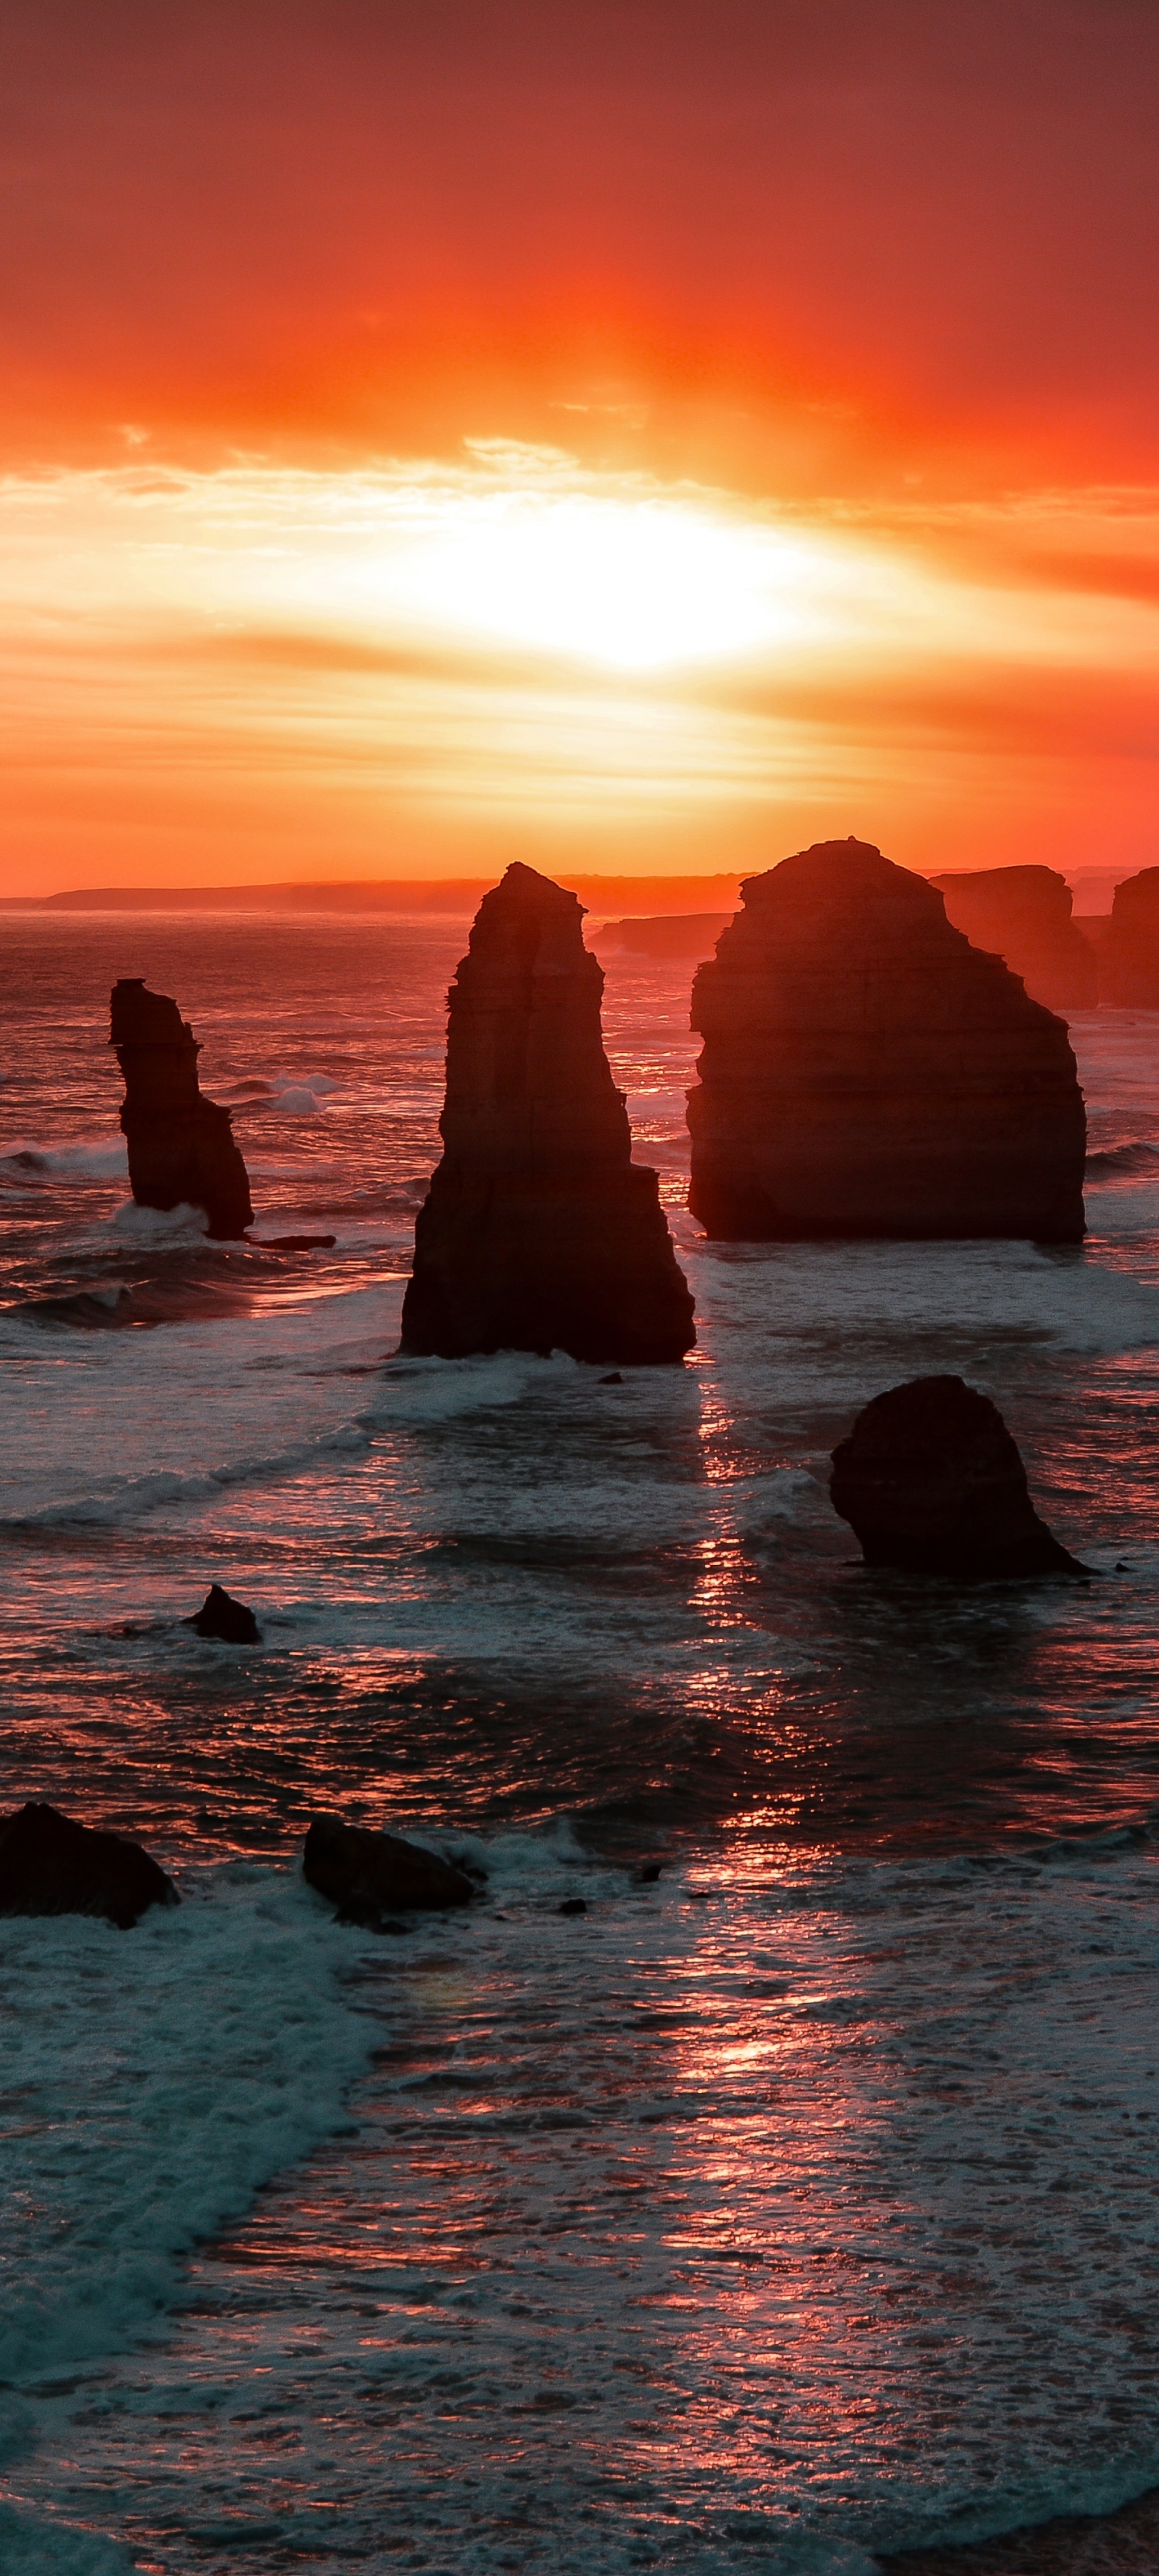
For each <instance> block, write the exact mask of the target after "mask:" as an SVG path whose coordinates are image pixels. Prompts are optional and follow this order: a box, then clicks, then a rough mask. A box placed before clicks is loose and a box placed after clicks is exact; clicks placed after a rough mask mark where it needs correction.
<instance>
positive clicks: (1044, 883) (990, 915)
mask: <svg viewBox="0 0 1159 2576" xmlns="http://www.w3.org/2000/svg"><path fill="white" fill-rule="evenodd" d="M929 882H930V884H931V885H935V886H936V887H937V889H938V892H939V894H940V895H942V897H943V898H944V901H945V906H946V918H947V920H948V921H951V922H952V923H953V925H954V928H955V930H962V931H964V932H965V934H966V937H967V939H968V940H970V941H971V943H972V945H973V946H974V947H975V948H983V949H993V950H996V951H997V954H998V955H999V956H1000V957H1001V958H1002V959H1003V962H1004V963H1005V964H1006V965H1007V966H1008V967H1009V968H1010V972H1011V974H1012V975H1021V977H1022V981H1023V983H1024V984H1025V986H1026V990H1027V992H1028V993H1029V994H1030V996H1031V999H1032V1001H1035V1002H1044V1003H1045V1005H1046V1008H1047V1010H1048V1011H1062V1012H1063V1013H1066V1012H1067V1011H1093V1010H1094V1009H1095V1007H1096V1004H1097V1002H1098V998H1099V969H1098V960H1097V958H1096V956H1095V953H1094V950H1093V948H1092V947H1091V945H1090V943H1089V941H1088V940H1086V939H1084V937H1083V934H1082V931H1081V930H1080V929H1078V927H1077V925H1076V923H1075V921H1074V919H1073V917H1072V916H1073V909H1074V898H1073V896H1072V894H1071V890H1070V887H1069V886H1068V884H1067V881H1066V878H1065V877H1064V876H1060V875H1059V873H1058V870H1057V869H1056V868H1040V867H1026V868H973V869H970V870H968V871H966V872H965V873H963V874H962V875H960V876H955V875H952V874H951V875H946V876H938V877H931V878H930V880H929Z"/></svg>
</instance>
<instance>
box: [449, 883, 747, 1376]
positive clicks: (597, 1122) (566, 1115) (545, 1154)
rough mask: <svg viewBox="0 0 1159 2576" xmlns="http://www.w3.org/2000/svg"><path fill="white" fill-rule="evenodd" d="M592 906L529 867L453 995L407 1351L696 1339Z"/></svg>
mask: <svg viewBox="0 0 1159 2576" xmlns="http://www.w3.org/2000/svg"><path fill="white" fill-rule="evenodd" d="M582 923H583V911H582V906H581V905H580V904H579V902H578V901H577V899H576V897H575V895H573V894H566V893H564V892H563V890H562V889H561V888H560V887H559V886H557V885H553V884H552V883H551V881H550V879H549V878H547V877H542V876H539V875H538V874H537V873H536V871H535V869H533V868H528V867H524V866H522V865H520V864H518V863H517V864H515V865H514V866H512V867H509V868H508V870H507V872H506V875H505V876H504V878H503V881H502V884H501V885H499V886H497V887H495V888H494V890H493V891H492V892H491V893H490V894H488V895H486V896H485V897H484V899H483V902H482V903H481V904H480V906H479V910H478V913H477V915H476V918H475V922H474V925H473V927H472V931H471V941H470V950H469V953H468V955H467V956H466V957H465V958H464V959H463V960H462V963H461V964H460V966H459V969H458V972H457V975H456V978H455V982H454V983H453V985H452V986H451V990H450V994H449V996H448V1000H449V1009H450V1021H449V1027H448V1034H447V1091H446V1105H445V1107H444V1110H443V1115H442V1119H441V1121H440V1127H441V1132H442V1137H443V1148H444V1150H443V1157H442V1161H441V1162H440V1164H439V1166H438V1169H437V1171H436V1172H435V1174H434V1177H433V1179H432V1181H431V1185H430V1189H429V1191H428V1194H427V1198H426V1201H425V1204H424V1206H423V1207H422V1209H421V1211H420V1213H419V1218H418V1223H417V1226H416V1229H415V1252H414V1274H413V1277H412V1279H411V1281H410V1284H409V1287H408V1288H407V1292H406V1299H405V1303H404V1306H403V1314H402V1347H403V1349H404V1351H410V1352H426V1353H438V1354H439V1355H440V1356H442V1357H444V1358H448V1359H455V1358H462V1357H465V1356H466V1355H468V1354H469V1353H471V1352H479V1351H499V1350H520V1351H538V1352H543V1353H547V1352H550V1351H552V1350H560V1351H567V1352H569V1353H570V1354H571V1356H572V1358H573V1359H577V1360H591V1361H602V1362H616V1363H620V1364H626V1363H628V1362H655V1361H676V1360H679V1359H681V1358H683V1355H684V1353H685V1352H686V1351H687V1350H690V1349H691V1347H692V1344H693V1342H694V1341H695V1338H696V1336H695V1331H694V1327H693V1320H692V1299H691V1297H690V1295H689V1292H688V1289H687V1287H686V1285H685V1282H684V1279H683V1277H682V1275H681V1273H680V1271H679V1269H678V1268H677V1264H676V1256H675V1254H674V1252H673V1249H672V1242H671V1238H670V1236H669V1232H668V1226H667V1221H666V1219H665V1216H664V1212H663V1209H662V1208H661V1205H660V1197H659V1189H658V1184H657V1178H656V1174H655V1172H653V1171H649V1170H647V1169H645V1168H644V1167H643V1166H641V1165H638V1164H634V1163H633V1161H632V1138H631V1130H630V1128H629V1125H628V1118H627V1112H626V1110H625V1107H624V1100H623V1095H622V1094H621V1093H620V1092H619V1091H617V1089H616V1086H615V1084H614V1082H613V1080H612V1075H611V1070H610V1068H609V1065H608V1061H607V1057H606V1056H605V1054H604V1047H603V1038H602V1035H601V1029H600V1000H601V996H602V993H603V984H604V979H603V974H602V972H601V969H600V967H599V965H598V964H597V961H596V959H595V958H594V957H593V956H591V955H590V954H589V952H588V950H587V949H586V948H585V946H584V941H583V927H582Z"/></svg>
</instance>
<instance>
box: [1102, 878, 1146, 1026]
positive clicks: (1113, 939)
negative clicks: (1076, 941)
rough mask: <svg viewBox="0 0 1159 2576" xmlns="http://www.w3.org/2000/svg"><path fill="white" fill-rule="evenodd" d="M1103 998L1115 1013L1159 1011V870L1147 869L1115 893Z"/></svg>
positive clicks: (1106, 942)
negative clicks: (1116, 1011) (1123, 1011)
mask: <svg viewBox="0 0 1159 2576" xmlns="http://www.w3.org/2000/svg"><path fill="white" fill-rule="evenodd" d="M1099 998H1100V1000H1101V1001H1103V1002H1104V1003H1106V1004H1107V1005H1108V1006H1109V1008H1110V1009H1112V1010H1135V1011H1157V1010H1159V868H1141V869H1140V871H1139V874H1138V876H1135V877H1127V878H1125V880H1124V882H1123V884H1122V885H1118V886H1116V888H1115V899H1114V902H1113V904H1112V906H1111V920H1110V927H1109V929H1108V931H1107V933H1106V936H1105V938H1104V939H1103V942H1102V944H1101V947H1100V950H1099Z"/></svg>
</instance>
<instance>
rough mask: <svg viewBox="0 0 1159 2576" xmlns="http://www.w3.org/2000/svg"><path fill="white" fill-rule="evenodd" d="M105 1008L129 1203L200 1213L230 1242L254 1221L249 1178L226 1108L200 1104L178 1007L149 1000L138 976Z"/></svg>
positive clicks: (157, 997) (191, 1044)
mask: <svg viewBox="0 0 1159 2576" xmlns="http://www.w3.org/2000/svg"><path fill="white" fill-rule="evenodd" d="M111 1009H112V1034H111V1037H110V1040H109V1043H110V1045H111V1046H114V1047H115V1048H116V1050H117V1062H118V1064H119V1065H120V1068H121V1071H122V1073H123V1075H124V1077H125V1100H124V1106H123V1108H122V1110H121V1126H122V1128H123V1130H124V1133H125V1136H126V1138H127V1140H128V1146H129V1181H130V1184H131V1187H132V1192H133V1196H134V1198H135V1199H136V1201H137V1203H138V1205H139V1206H140V1207H151V1208H175V1207H182V1206H189V1207H199V1208H204V1210H205V1213H206V1216H207V1217H208V1219H209V1225H208V1232H209V1233H210V1234H211V1235H213V1236H214V1237H216V1238H217V1239H219V1240H222V1241H226V1242H232V1241H235V1240H236V1239H237V1238H238V1237H239V1236H240V1235H242V1234H244V1232H245V1229H246V1227H247V1225H252V1224H253V1221H254V1212H253V1208H252V1206H251V1204H250V1189H249V1177H248V1174H247V1172H246V1167H245V1164H244V1162H243V1161H242V1158H241V1153H240V1151H239V1149H238V1147H237V1146H236V1145H235V1143H234V1140H233V1131H232V1128H231V1125H230V1115H229V1111H228V1109H219V1108H218V1106H217V1104H216V1102H215V1101H212V1100H205V1099H203V1097H202V1094H201V1091H200V1088H199V1086H198V1080H197V1059H198V1056H199V1054H200V1052H201V1049H200V1047H199V1046H198V1043H197V1040H196V1038H195V1037H194V1034H193V1031H192V1029H191V1028H190V1027H189V1024H188V1022H187V1021H186V1020H183V1019H182V1017H181V1013H180V1011H179V1010H178V1008H177V1004H176V1002H173V1001H170V999H169V997H168V995H167V994H165V993H150V992H149V991H148V990H147V989H146V986H145V983H144V980H143V978H142V977H140V976H122V978H121V981H120V982H119V983H117V984H114V986H113V993H112V1004H111Z"/></svg>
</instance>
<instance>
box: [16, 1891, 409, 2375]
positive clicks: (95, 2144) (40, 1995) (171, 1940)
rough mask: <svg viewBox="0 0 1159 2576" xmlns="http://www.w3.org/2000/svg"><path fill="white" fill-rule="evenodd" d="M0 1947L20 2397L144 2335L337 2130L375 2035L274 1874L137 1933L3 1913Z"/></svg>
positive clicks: (318, 1910) (316, 1909) (335, 1957)
mask: <svg viewBox="0 0 1159 2576" xmlns="http://www.w3.org/2000/svg"><path fill="white" fill-rule="evenodd" d="M4 1946H5V1953H6V1958H7V1964H8V1970H9V1974H8V1978H7V1980H6V1987H5V1997H4V2002H3V2005H2V2006H0V2013H2V2019H3V2028H4V2051H5V2064H6V2067H7V2072H8V2080H9V2085H10V2088H11V2089H10V2091H9V2093H8V2097H7V2100H8V2109H7V2112H6V2114H4V2115H0V2118H2V2120H3V2130H2V2131H0V2133H3V2134H4V2151H5V2167H6V2173H7V2177H8V2187H7V2199H6V2206H7V2217H6V2221H5V2230H4V2238H3V2244H2V2245H0V2278H2V2279H3V2281H4V2290H3V2297H2V2299H0V2376H2V2377H3V2378H4V2379H5V2380H6V2381H7V2382H8V2383H9V2385H10V2386H13V2387H22V2386H26V2385H27V2384H28V2383H30V2382H31V2383H32V2386H33V2387H35V2383H36V2382H37V2381H38V2380H40V2379H42V2378H43V2377H45V2376H46V2374H47V2373H48V2372H50V2371H59V2370H67V2369H70V2368H75V2367H76V2366H77V2365H79V2364H83V2363H85V2362H87V2361H91V2360H93V2359H95V2358H96V2357H98V2356H99V2355H101V2354H103V2353H106V2352H110V2351H114V2350H123V2349H124V2348H125V2346H126V2344H127V2343H131V2342H133V2341H135V2340H136V2339H137V2338H139V2337H140V2336H141V2335H143V2334H147V2333H148V2332H149V2330H150V2328H151V2327H152V2325H153V2323H154V2320H155V2319H156V2317H157V2315H158V2313H159V2311H160V2310H162V2309H163V2308H165V2307H166V2306H167V2305H168V2304H169V2303H170V2302H171V2300H172V2298H173V2296H174V2292H175V2290H176V2287H177V2282H178V2270H179V2265H180V2260H181V2257H182V2255H183V2254H185V2253H187V2252H188V2250H189V2248H190V2247H191V2246H192V2245H194V2244H196V2243H197V2242H198V2241H199V2239H203V2238H205V2237H206V2236H208V2235H210V2234H211V2233H212V2232H213V2230H214V2229H216V2228H218V2227H220V2226H221V2225H222V2224H223V2222H224V2221H225V2220H226V2219H227V2218H230V2217H232V2216H237V2215H238V2214H240V2212H241V2211H242V2210H243V2209H245V2208H246V2207H247V2206H248V2204H249V2201H250V2200H251V2198H252V2196H253V2193H254V2192H255V2191H256V2190H257V2189H258V2188H259V2186H260V2185H261V2184H262V2183H263V2182H266V2181H268V2180H269V2178H270V2176H271V2175H272V2174H274V2173H276V2172H277V2171H278V2170H279V2168H280V2167H281V2166H283V2165H285V2164H288V2163H290V2162H292V2161H294V2159H296V2158H297V2157H298V2156H300V2155H302V2154H303V2153H304V2152H305V2151H306V2149H307V2148H309V2147H310V2146H312V2145H313V2144H314V2142H315V2141H316V2140H317V2139H319V2138H322V2137H325V2136H326V2135H327V2134H328V2133H329V2132H331V2131H332V2130H333V2129H334V2127H335V2126H336V2124H337V2123H338V2121H339V2118H340V2116H341V2109H342V2102H343V2098H344V2094H345V2090H346V2087H347V2085H348V2084H349V2082H350V2080H351V2078H352V2077H353V2076H354V2074H355V2073H356V2072H357V2071H358V2069H359V2068H360V2066H361V2065H362V2063H363V2062H364V2059H365V2057H366V2054H367V2047H368V2039H367V2025H366V2022H365V2020H363V2019H362V2018H361V2017H360V2016H358V2015H356V2014H354V2013H352V2012H351V2011H350V2010H349V2008H344V2006H343V2002H342V1996H341V1992H340V1990H339V1989H338V1986H337V1981H336V1974H335V1972H336V1970H337V1969H338V1968H340V1967H341V1965H342V1950H341V1946H340V1936H339V1935H335V1934H333V1933H332V1932H331V1930H330V1923H329V1919H328V1916H327V1914H326V1913H325V1912H324V1911H323V1909H322V1907H321V1906H320V1904H319V1902H318V1899H317V1898H316V1897H315V1896H313V1895H312V1893H311V1892H310V1891H309V1890H308V1889H307V1888H306V1887H305V1886H304V1885H303V1883H302V1881H301V1879H300V1878H298V1877H296V1876H294V1877H291V1876H290V1875H288V1874H282V1873H276V1872H274V1871H272V1870H269V1869H264V1870H261V1869H257V1868H254V1867H250V1866H245V1867H241V1868H239V1867H238V1865H236V1864H234V1865H232V1866H231V1867H229V1868H227V1869H226V1870H225V1871H224V1872H222V1873H221V1874H220V1876H217V1877H216V1883H215V1879H214V1877H207V1879H206V1881H204V1882H203V1883H202V1885H201V1887H200V1888H195V1889H194V1891H193V1892H192V1895H191V1896H189V1897H188V1899H187V1901H186V1902H185V1903H184V1904H183V1905H181V1906H180V1907H179V1908H178V1909H177V1910H176V1911H175V1912H172V1913H169V1912H165V1911H160V1910H158V1911H155V1912H153V1913H150V1914H148V1915H146V1917H145V1918H144V1920H143V1921H142V1922H141V1923H140V1924H139V1925H138V1926H137V1929H136V1930H135V1931H134V1932H133V1933H132V1934H131V1935H129V1934H120V1933H116V1932H112V1931H110V1929H109V1927H108V1926H107V1925H106V1924H103V1923H95V1922H92V1921H90V1920H88V1919H87V1918H83V1917H79V1916H68V1917H59V1918H52V1919H50V1920H38V1921H35V1922H27V1921H20V1920H17V1921H10V1922H8V1923H6V1924H5V1926H4ZM210 1996H212V1998H213V2006H212V2010H209V2009H207V2005H208V1999H209V1997H210ZM102 1997H103V1998H104V2000H103V2002H102ZM102 2024H104V2025H105V2026H106V2027H107V2028H109V2029H115V2031H116V2047H115V2048H108V2049H99V2050H95V2049H94V2047H93V2044H92V2037H93V2030H94V2027H100V2026H101V2025H102ZM307 2079H308V2080H307Z"/></svg>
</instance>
